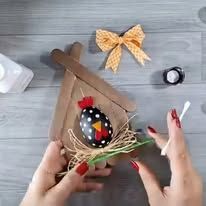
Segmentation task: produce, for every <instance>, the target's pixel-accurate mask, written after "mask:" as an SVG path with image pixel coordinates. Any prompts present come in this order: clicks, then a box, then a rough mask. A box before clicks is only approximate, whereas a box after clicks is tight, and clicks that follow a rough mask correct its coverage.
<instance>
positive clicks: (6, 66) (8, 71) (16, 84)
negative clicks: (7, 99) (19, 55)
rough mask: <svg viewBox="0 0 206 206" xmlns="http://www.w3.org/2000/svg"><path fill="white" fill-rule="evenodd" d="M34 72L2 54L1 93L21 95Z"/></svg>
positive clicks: (0, 66)
mask: <svg viewBox="0 0 206 206" xmlns="http://www.w3.org/2000/svg"><path fill="white" fill-rule="evenodd" d="M33 76H34V74H33V72H32V71H31V70H30V69H28V68H26V67H25V66H23V65H19V64H17V63H16V62H14V61H12V60H11V59H9V58H8V57H6V56H4V55H3V54H1V53H0V92H1V93H21V92H23V91H24V90H25V89H26V87H27V86H28V85H29V83H30V82H31V80H32V78H33Z"/></svg>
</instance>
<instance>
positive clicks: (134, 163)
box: [130, 160, 139, 172]
mask: <svg viewBox="0 0 206 206" xmlns="http://www.w3.org/2000/svg"><path fill="white" fill-rule="evenodd" d="M130 164H131V166H132V168H133V169H135V170H136V171H137V172H139V166H138V164H137V163H136V162H135V161H133V160H130Z"/></svg>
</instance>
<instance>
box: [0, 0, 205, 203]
mask: <svg viewBox="0 0 206 206" xmlns="http://www.w3.org/2000/svg"><path fill="white" fill-rule="evenodd" d="M136 24H141V25H142V26H143V29H144V31H145V33H146V39H145V40H144V44H143V49H144V51H145V52H146V53H147V54H148V55H149V56H150V57H151V59H152V61H151V62H146V65H145V67H144V68H142V67H141V66H140V65H139V64H138V63H137V62H136V61H135V59H134V58H133V57H132V55H131V54H130V53H129V52H128V51H127V50H126V49H125V48H124V49H123V50H124V51H123V56H122V60H121V63H120V66H119V71H118V73H117V74H116V75H114V74H113V73H112V72H111V71H105V70H104V69H103V68H104V64H105V58H106V57H107V55H108V54H107V53H102V52H100V51H99V49H98V48H97V46H96V44H95V31H96V29H98V28H104V29H108V30H110V31H114V32H117V33H119V34H120V33H122V32H124V31H126V30H127V29H128V28H130V27H131V26H133V25H136ZM74 41H80V42H81V43H82V44H83V45H84V46H85V50H84V53H83V55H82V60H81V63H82V64H84V65H85V66H87V67H88V68H89V69H90V70H91V71H93V72H95V73H96V74H98V75H99V76H100V77H102V78H103V79H105V80H106V81H107V82H109V83H111V84H112V85H113V86H114V87H115V88H117V89H118V90H119V91H121V92H123V94H126V95H128V96H129V98H131V99H133V100H135V101H136V103H137V104H138V116H137V117H135V118H134V119H133V121H132V125H133V127H134V128H143V129H145V127H146V126H147V125H149V124H151V125H153V126H154V127H156V128H157V129H158V131H160V132H161V133H166V132H167V131H166V122H165V117H166V113H167V111H168V109H170V108H171V107H175V108H177V110H178V112H180V111H181V109H182V107H183V104H184V102H185V101H187V100H190V101H191V103H192V105H191V108H190V110H189V111H188V113H187V114H186V116H185V118H184V120H183V127H184V130H185V132H186V139H187V143H188V145H189V148H190V152H191V155H192V159H193V163H194V165H195V167H196V168H197V169H198V171H199V173H200V174H201V176H202V177H203V183H204V186H206V167H205V161H206V153H205V144H206V142H205V141H206V127H205V122H206V2H205V0H196V1H184V0H174V1H165V0H159V1H156V0H144V1H143V0H138V1H137V0H130V1H123V0H112V1H111V0H104V1H100V0H93V1H91V0H84V1H76V0H69V1H68V0H35V1H33V0H0V53H3V54H5V55H7V56H9V57H11V58H12V59H14V60H16V61H18V62H19V63H21V64H24V65H25V66H27V67H29V68H31V69H32V70H33V72H34V74H35V76H34V79H33V81H32V82H31V84H30V86H29V88H28V89H27V90H26V92H24V93H22V94H6V95H3V94H0V162H1V164H0V206H13V205H18V204H19V202H20V201H21V199H22V197H23V195H24V193H25V190H26V188H27V186H28V184H29V182H30V181H31V177H32V175H33V172H34V171H35V169H36V167H37V165H38V164H39V162H40V160H41V157H42V155H43V153H44V150H45V148H46V145H47V143H48V129H49V125H50V122H51V117H52V114H53V112H54V111H53V110H54V108H55V104H56V101H57V97H58V93H59V86H60V84H61V81H62V78H63V72H64V71H63V70H62V68H60V67H59V66H57V65H55V64H53V62H52V61H51V59H50V57H49V53H50V52H51V50H53V49H54V48H59V49H61V50H66V49H67V47H68V45H70V44H72V43H73V42H74ZM172 66H181V67H182V68H183V69H184V70H185V72H186V79H185V82H184V84H183V85H180V86H175V87H165V85H164V83H163V82H162V78H161V73H162V70H164V69H166V68H170V67H172ZM142 158H143V159H144V161H145V162H147V163H148V164H149V165H150V166H151V167H152V168H153V169H154V170H155V172H156V173H157V175H158V177H159V178H160V180H161V183H162V184H166V183H168V182H169V176H170V174H169V168H168V164H167V161H166V160H165V159H164V158H160V156H159V151H158V150H156V149H155V148H148V149H147V148H146V149H145V150H144V151H143V153H142ZM134 180H137V182H136V184H134ZM104 181H105V184H106V185H105V189H104V190H103V191H102V192H100V193H96V194H80V195H75V196H74V197H72V199H71V200H70V203H71V205H74V206H80V205H83V204H84V205H85V204H86V205H90V206H94V205H98V206H101V205H108V206H110V205H112V206H113V205H120V206H121V205H137V204H138V205H141V206H144V205H148V203H147V197H146V193H145V190H144V188H143V185H142V183H141V181H140V179H139V177H137V175H136V173H135V172H134V171H133V170H131V168H130V166H129V164H128V162H123V163H121V164H119V165H117V166H116V167H115V168H114V171H113V173H112V176H111V177H109V178H106V179H105V180H104ZM120 197H121V198H120ZM204 200H205V201H206V190H205V189H204Z"/></svg>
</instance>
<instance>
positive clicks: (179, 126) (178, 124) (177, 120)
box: [176, 117, 181, 128]
mask: <svg viewBox="0 0 206 206" xmlns="http://www.w3.org/2000/svg"><path fill="white" fill-rule="evenodd" d="M176 125H177V127H178V128H181V122H180V119H179V117H177V118H176Z"/></svg>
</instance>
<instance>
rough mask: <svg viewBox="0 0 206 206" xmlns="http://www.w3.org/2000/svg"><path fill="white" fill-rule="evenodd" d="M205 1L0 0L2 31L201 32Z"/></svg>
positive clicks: (86, 32) (16, 32)
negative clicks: (132, 28) (141, 29)
mask: <svg viewBox="0 0 206 206" xmlns="http://www.w3.org/2000/svg"><path fill="white" fill-rule="evenodd" d="M204 6H205V1H204V0H196V1H195V2H190V3H188V2H187V1H183V0H176V1H172V2H170V1H164V0H160V1H158V2H157V1H155V0H146V1H136V0H131V1H122V0H121V1H118V0H113V1H109V0H105V1H100V0H95V1H90V0H84V1H82V2H79V1H75V0H72V1H69V2H68V1H66V0H60V1H57V0H52V1H50V0H44V1H41V0H36V1H32V0H29V1H25V0H18V1H15V0H9V1H6V0H1V1H0V18H1V21H0V28H1V30H0V34H3V35H7V34H12V35H13V34H82V33H84V34H91V33H92V32H94V31H95V30H96V29H97V28H108V29H112V30H114V31H124V30H125V28H127V27H128V26H132V25H135V24H137V23H140V24H142V25H145V30H146V31H160V30H161V31H164V32H165V31H170V32H173V31H185V30H186V31H201V30H203V29H205V28H206V26H205V23H204V22H202V21H201V20H200V19H199V17H198V12H199V10H200V9H201V8H202V7H204Z"/></svg>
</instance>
